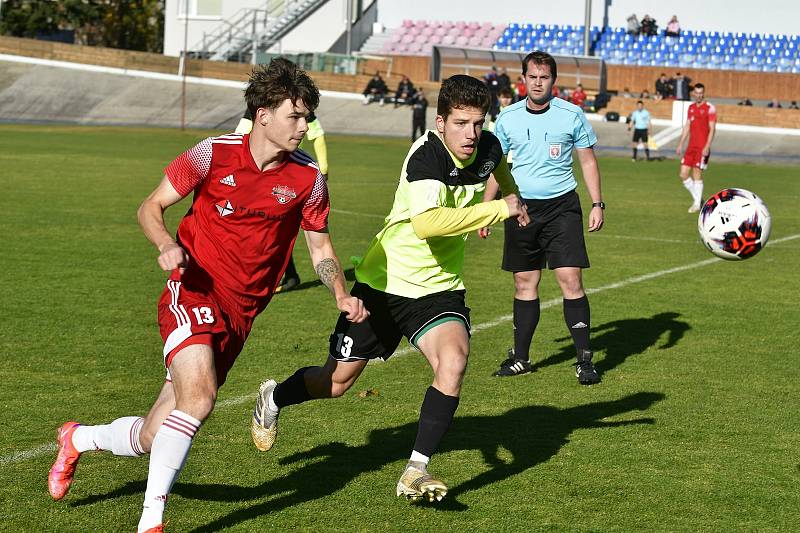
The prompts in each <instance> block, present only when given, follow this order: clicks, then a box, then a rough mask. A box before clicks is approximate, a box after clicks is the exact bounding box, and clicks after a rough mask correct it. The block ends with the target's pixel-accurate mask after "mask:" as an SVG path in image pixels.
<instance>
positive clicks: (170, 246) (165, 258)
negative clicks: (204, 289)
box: [137, 176, 189, 272]
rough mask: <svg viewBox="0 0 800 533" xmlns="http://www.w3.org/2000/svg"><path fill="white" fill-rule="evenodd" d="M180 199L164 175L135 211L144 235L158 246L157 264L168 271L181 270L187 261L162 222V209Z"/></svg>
mask: <svg viewBox="0 0 800 533" xmlns="http://www.w3.org/2000/svg"><path fill="white" fill-rule="evenodd" d="M182 199H183V196H181V195H180V193H178V191H176V190H175V187H173V186H172V183H170V181H169V178H167V177H166V176H164V178H163V179H162V180H161V183H159V185H158V187H156V189H155V190H154V191H153V192H151V193H150V195H149V196H148V197H147V198H145V199H144V201H143V202H142V205H141V206H139V211H138V213H137V215H138V218H139V225H140V226H141V227H142V230H143V231H144V235H145V237H147V239H148V240H149V241H150V242H152V243H153V244H154V245H155V247H156V248H158V252H159V255H158V265H159V266H160V267H161V268H162V269H163V270H166V271H168V272H169V271H171V270H174V269H176V268H180V269H181V272H183V269H185V268H186V266H187V264H188V261H189V256H188V254H187V253H186V251H185V250H184V249H183V248H181V247H180V246H178V244H177V243H176V242H175V239H173V238H172V235H171V234H170V233H169V231H167V226H166V224H165V223H164V211H166V210H167V208H168V207H170V206H172V205H175V204H176V203H178V202H180V201H181V200H182Z"/></svg>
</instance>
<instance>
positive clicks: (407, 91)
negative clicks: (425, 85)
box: [394, 75, 415, 107]
mask: <svg viewBox="0 0 800 533" xmlns="http://www.w3.org/2000/svg"><path fill="white" fill-rule="evenodd" d="M414 93H415V91H414V84H413V83H411V80H410V79H408V76H406V75H403V77H402V78H400V83H398V84H397V91H395V93H394V106H395V107H397V106H398V105H400V104H409V105H411V104H413V103H414V102H413V98H414Z"/></svg>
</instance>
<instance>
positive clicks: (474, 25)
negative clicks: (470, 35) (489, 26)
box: [467, 22, 481, 31]
mask: <svg viewBox="0 0 800 533" xmlns="http://www.w3.org/2000/svg"><path fill="white" fill-rule="evenodd" d="M467 27H468V28H469V29H471V30H473V31H475V30H477V29H479V28H480V27H481V25H480V23H479V22H470V23H469V24H468V25H467Z"/></svg>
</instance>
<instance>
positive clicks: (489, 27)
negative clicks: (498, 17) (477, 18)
mask: <svg viewBox="0 0 800 533" xmlns="http://www.w3.org/2000/svg"><path fill="white" fill-rule="evenodd" d="M493 28H494V24H492V23H491V22H484V23H483V24H481V29H483V30H484V31H486V33H489V32H490V31H492V29H493Z"/></svg>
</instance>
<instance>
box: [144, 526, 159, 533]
mask: <svg viewBox="0 0 800 533" xmlns="http://www.w3.org/2000/svg"><path fill="white" fill-rule="evenodd" d="M144 533H164V524H158V525H157V526H156V527H151V528H150V529H148V530H147V531H145V532H144Z"/></svg>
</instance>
